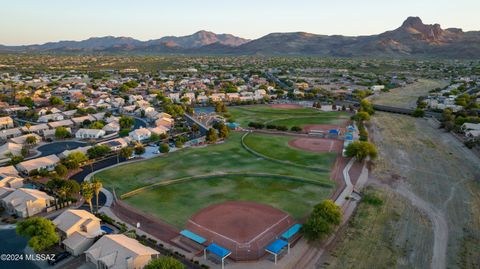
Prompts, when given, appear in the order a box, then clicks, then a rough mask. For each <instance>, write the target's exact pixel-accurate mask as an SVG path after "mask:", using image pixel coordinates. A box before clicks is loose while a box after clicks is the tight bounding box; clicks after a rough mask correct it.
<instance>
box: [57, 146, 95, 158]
mask: <svg viewBox="0 0 480 269" xmlns="http://www.w3.org/2000/svg"><path fill="white" fill-rule="evenodd" d="M91 147H92V146H85V147H78V148H76V149H70V150H68V149H67V150H64V151H62V153H60V154H58V157H60V159H65V158H67V157H68V155H70V154H71V153H74V152H81V153H83V154H85V155H87V151H88V149H89V148H91Z"/></svg>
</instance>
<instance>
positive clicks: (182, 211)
mask: <svg viewBox="0 0 480 269" xmlns="http://www.w3.org/2000/svg"><path fill="white" fill-rule="evenodd" d="M255 108H256V109H260V111H263V112H265V113H266V114H268V115H270V114H271V113H273V111H275V112H276V111H277V109H272V108H269V107H267V106H257V107H255ZM293 111H296V112H293ZM312 111H313V110H312V109H299V110H298V111H297V110H288V113H291V112H293V113H294V114H295V115H297V114H298V115H302V116H304V114H305V113H307V114H308V113H312ZM255 113H256V114H257V115H260V114H261V113H260V112H255ZM313 113H316V114H318V112H316V111H313ZM272 115H276V114H272ZM289 115H291V114H289ZM329 115H330V117H331V118H332V120H334V119H336V118H338V117H335V115H337V116H339V117H341V115H342V114H341V113H338V114H336V113H332V114H329ZM332 115H333V116H332ZM307 116H308V115H307ZM282 117H285V115H282ZM271 118H274V117H272V116H270V119H271ZM319 118H321V117H319ZM243 134H244V133H240V132H232V133H231V135H230V137H229V138H228V140H227V141H225V142H223V143H220V144H216V145H209V146H206V147H201V148H186V149H183V150H179V151H176V152H171V153H168V154H167V155H164V156H161V157H157V158H153V159H149V160H144V161H140V162H135V163H131V164H126V165H121V166H118V167H115V168H112V169H108V170H105V171H102V172H100V173H98V174H97V175H96V178H99V179H101V180H102V182H103V184H104V186H105V187H106V188H107V189H110V190H112V189H115V192H116V194H117V196H118V197H120V196H121V195H122V194H125V193H128V192H131V191H133V190H137V189H139V188H143V187H147V189H145V190H142V191H141V192H139V193H136V194H134V195H132V196H129V197H128V198H126V199H125V202H127V203H129V204H131V205H133V206H135V207H136V208H138V209H140V210H142V211H145V212H147V213H151V214H153V215H154V216H157V217H159V218H162V219H164V220H165V221H167V222H169V223H171V224H173V225H176V226H177V227H182V226H183V224H184V223H185V221H186V220H187V219H188V218H189V217H190V216H191V215H192V214H193V213H194V212H196V211H198V210H199V209H201V208H204V207H205V206H208V205H210V204H213V203H219V202H223V201H227V200H246V201H257V202H260V203H266V204H269V205H272V206H274V207H276V208H279V209H282V210H284V211H286V212H288V213H290V214H291V215H292V216H293V217H295V218H301V217H304V216H305V215H306V214H308V213H309V211H310V210H311V208H312V206H313V205H314V204H316V203H319V202H321V201H322V200H323V199H325V198H326V197H327V196H328V195H329V193H331V192H332V190H333V188H334V187H335V183H334V182H332V181H331V180H330V173H329V170H330V168H331V167H332V165H333V162H334V160H335V155H334V154H330V153H318V154H314V153H311V152H304V151H300V150H296V149H293V148H290V147H289V146H288V144H287V143H288V141H289V140H290V139H293V137H287V136H271V135H260V134H250V136H251V137H250V136H247V139H246V141H245V142H246V144H248V145H247V146H248V147H250V148H251V149H252V150H254V151H256V152H258V153H260V154H262V155H264V156H266V157H267V158H264V157H261V156H257V155H255V154H252V153H251V152H249V151H248V150H246V149H245V148H243V146H242V142H241V138H242V136H243ZM268 157H269V158H274V159H276V160H280V161H287V162H290V163H292V164H295V165H296V166H295V165H288V164H285V163H282V162H278V161H274V160H271V159H268ZM301 166H309V167H312V168H316V169H319V170H320V171H319V170H315V169H308V168H305V167H301ZM321 170H325V172H322V171H321ZM241 174H243V175H241ZM191 177H194V178H193V179H192V178H191ZM185 178H187V179H188V181H184V182H176V183H174V184H170V183H171V181H175V180H179V179H185ZM165 183H169V184H166V185H164V186H158V185H155V187H151V186H152V185H153V184H165ZM149 186H150V187H149Z"/></svg>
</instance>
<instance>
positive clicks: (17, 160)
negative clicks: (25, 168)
mask: <svg viewBox="0 0 480 269" xmlns="http://www.w3.org/2000/svg"><path fill="white" fill-rule="evenodd" d="M5 157H7V158H10V160H9V161H8V164H9V165H17V164H19V163H21V162H23V156H22V155H13V154H12V153H11V152H8V153H7V154H5Z"/></svg>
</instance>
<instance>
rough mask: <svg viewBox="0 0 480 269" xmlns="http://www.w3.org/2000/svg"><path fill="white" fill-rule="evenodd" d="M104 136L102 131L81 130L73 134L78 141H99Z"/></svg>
mask: <svg viewBox="0 0 480 269" xmlns="http://www.w3.org/2000/svg"><path fill="white" fill-rule="evenodd" d="M105 134H106V133H105V131H104V130H99V129H84V128H81V129H79V130H78V131H77V132H76V133H75V137H76V138H78V139H99V138H102V137H103V136H104V135H105Z"/></svg>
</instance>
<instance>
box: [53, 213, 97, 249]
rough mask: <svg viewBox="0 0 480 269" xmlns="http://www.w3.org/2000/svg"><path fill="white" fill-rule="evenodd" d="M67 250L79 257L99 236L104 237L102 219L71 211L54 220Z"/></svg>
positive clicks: (90, 214) (89, 214)
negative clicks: (101, 226)
mask: <svg viewBox="0 0 480 269" xmlns="http://www.w3.org/2000/svg"><path fill="white" fill-rule="evenodd" d="M53 224H55V226H57V230H58V232H59V234H60V236H61V238H62V240H63V241H62V244H63V245H64V247H65V250H67V251H68V252H70V253H71V254H72V255H74V256H77V255H80V254H82V253H83V252H84V251H85V250H87V249H88V248H89V247H90V246H91V245H92V244H93V243H94V241H95V238H96V237H97V236H100V235H102V229H101V228H100V219H99V218H97V217H96V216H95V215H93V214H92V213H90V212H88V211H85V210H76V209H69V210H67V211H64V212H63V213H62V214H60V215H59V216H58V217H57V218H55V219H54V220H53Z"/></svg>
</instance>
